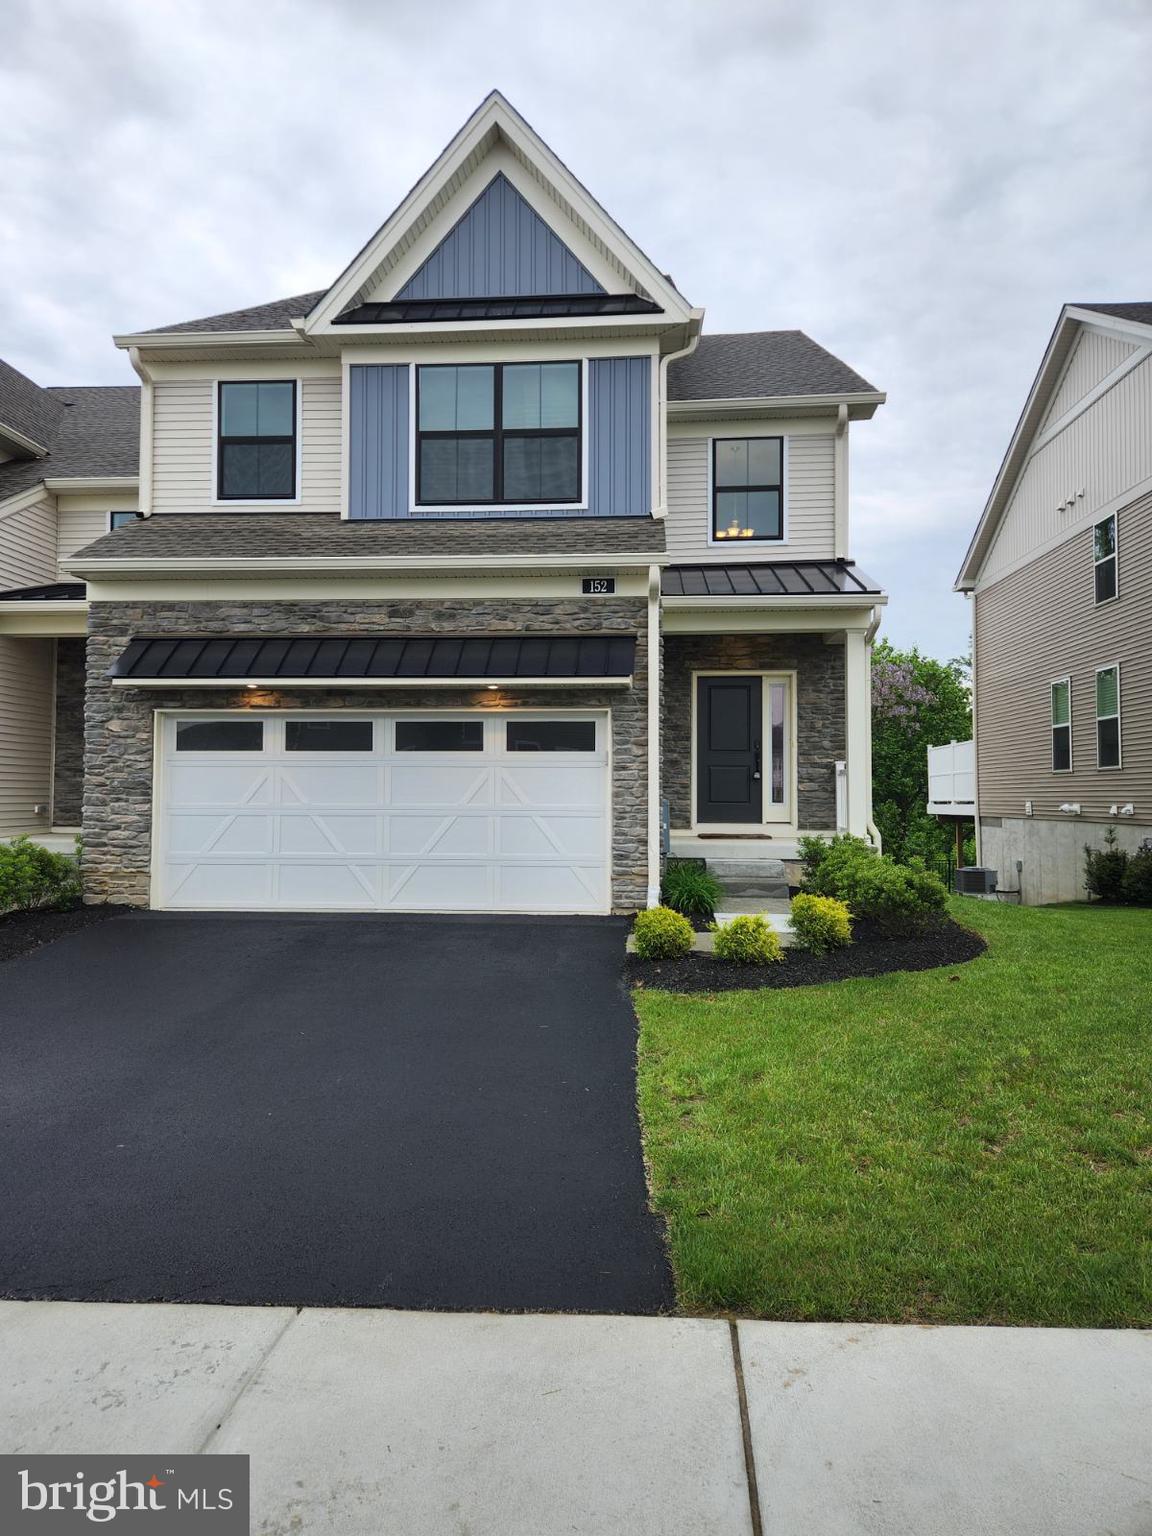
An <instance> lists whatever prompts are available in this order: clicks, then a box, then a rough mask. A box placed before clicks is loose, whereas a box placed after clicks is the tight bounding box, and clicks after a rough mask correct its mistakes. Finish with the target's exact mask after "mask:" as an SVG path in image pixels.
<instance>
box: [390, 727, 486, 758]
mask: <svg viewBox="0 0 1152 1536" xmlns="http://www.w3.org/2000/svg"><path fill="white" fill-rule="evenodd" d="M396 750H397V752H483V750H484V722H483V720H397V722H396Z"/></svg>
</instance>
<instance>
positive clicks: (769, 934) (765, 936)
mask: <svg viewBox="0 0 1152 1536" xmlns="http://www.w3.org/2000/svg"><path fill="white" fill-rule="evenodd" d="M712 953H713V954H714V955H715V956H716V958H717V959H718V960H735V961H736V962H737V963H738V964H739V965H771V964H774V963H775V962H776V961H777V960H783V958H784V952H783V950H782V949H781V948H780V936H779V934H777V933H776V931H775V929H773V928H769V926H768V924H767V923H766V922H765V921H764V919H763V918H762V917H761V916H760V914H759V913H758V912H757V913H755V914H751V913H749V914H747V915H745V916H743V917H734V918H732V919H731V921H730V922H727V923H721V924H720V926H719V928H717V929H716V938H715V940H714V942H713V945H712Z"/></svg>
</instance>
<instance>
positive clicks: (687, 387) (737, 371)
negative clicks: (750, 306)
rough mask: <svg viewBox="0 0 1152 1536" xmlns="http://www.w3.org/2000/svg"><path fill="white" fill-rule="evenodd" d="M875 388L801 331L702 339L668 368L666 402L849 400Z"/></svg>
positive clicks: (725, 334) (737, 334)
mask: <svg viewBox="0 0 1152 1536" xmlns="http://www.w3.org/2000/svg"><path fill="white" fill-rule="evenodd" d="M875 387H876V386H875V385H874V384H869V382H868V380H867V379H864V378H861V376H860V375H859V374H858V373H857V372H856V371H855V369H853V368H849V366H848V364H847V363H842V362H841V361H840V359H839V358H838V357H833V355H832V353H831V352H826V351H825V350H824V348H823V347H821V346H818V345H817V343H816V342H814V341H813V340H812V338H811V337H810V336H805V334H804V332H803V331H733V332H728V333H722V334H720V335H716V336H701V338H700V342H699V345H698V346H697V348H696V350H695V352H690V353H689V354H688V356H687V357H682V358H679V359H678V360H677V361H676V362H674V363H671V364H670V365H669V368H668V398H669V399H670V400H755V399H767V398H771V397H772V396H774V395H780V396H788V395H844V394H851V395H854V394H861V393H871V392H872V391H874V390H875Z"/></svg>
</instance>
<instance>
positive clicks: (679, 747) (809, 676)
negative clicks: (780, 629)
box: [661, 634, 845, 832]
mask: <svg viewBox="0 0 1152 1536" xmlns="http://www.w3.org/2000/svg"><path fill="white" fill-rule="evenodd" d="M745 671H747V672H795V673H796V735H797V741H796V772H797V784H796V794H797V811H798V824H799V827H800V829H801V831H804V832H826V831H828V832H830V831H834V830H835V828H836V761H837V759H838V758H843V757H844V753H845V731H844V647H843V646H842V645H826V644H825V643H824V641H823V639H822V638H821V636H819V635H789V634H780V635H756V634H734V635H665V637H664V699H663V705H662V709H661V757H662V763H661V767H662V773H663V781H664V788H663V793H664V796H665V798H666V799H667V800H668V802H669V805H670V809H671V817H672V825H673V826H674V827H677V828H687V827H690V826H691V825H692V674H693V672H745ZM736 830H747V829H746V828H737V829H736Z"/></svg>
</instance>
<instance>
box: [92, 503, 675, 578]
mask: <svg viewBox="0 0 1152 1536" xmlns="http://www.w3.org/2000/svg"><path fill="white" fill-rule="evenodd" d="M663 548H664V524H663V523H662V522H657V521H656V520H654V519H653V518H648V517H573V518H568V517H527V518H500V519H496V518H476V519H467V520H466V519H452V520H439V519H434V520H433V519H430V520H428V521H422V520H419V519H415V518H399V519H395V520H391V521H388V520H384V519H365V520H363V521H359V520H357V521H351V520H345V519H343V518H341V517H339V516H337V515H336V514H334V513H314V512H299V513H268V514H265V513H263V512H253V513H248V512H230V513H229V512H226V513H214V512H184V513H174V512H169V513H162V514H160V515H158V516H155V517H148V518H142V519H140V520H138V521H137V522H133V523H127V524H125V526H124V527H122V528H117V529H116V530H115V532H113V533H107V534H105V535H104V536H103V537H102V538H99V539H97V540H96V541H95V542H94V543H92V544H88V545H86V546H85V548H84V549H82V550H79V551H78V552H77V554H75V555H74V556H73V557H72V560H73V561H75V562H76V563H77V564H80V565H84V564H86V563H87V562H88V561H96V560H111V559H117V560H123V559H160V558H164V557H168V558H171V559H204V560H212V559H217V560H227V559H267V560H275V559H292V558H296V559H303V558H311V557H316V556H319V557H325V556H331V557H333V558H336V559H347V560H355V559H357V558H358V557H360V558H362V557H364V556H374V557H376V558H380V557H387V556H388V555H462V556H468V555H489V554H502V553H506V554H510V555H545V556H546V555H554V554H573V555H580V554H589V555H593V554H610V555H614V554H620V555H630V554H654V553H655V554H659V553H660V552H661V551H662V550H663ZM69 563H71V562H69Z"/></svg>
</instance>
